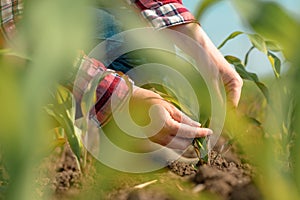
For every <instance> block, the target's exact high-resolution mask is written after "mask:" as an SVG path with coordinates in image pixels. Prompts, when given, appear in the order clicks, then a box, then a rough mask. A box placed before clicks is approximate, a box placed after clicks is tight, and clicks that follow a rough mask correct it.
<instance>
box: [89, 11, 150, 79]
mask: <svg viewBox="0 0 300 200" xmlns="http://www.w3.org/2000/svg"><path fill="white" fill-rule="evenodd" d="M92 10H93V11H92V12H94V14H95V17H94V19H95V21H94V24H95V33H94V34H95V35H94V36H93V37H94V39H96V40H98V42H101V41H103V40H106V41H107V45H106V54H107V60H106V61H103V63H104V65H105V66H107V67H108V68H109V69H113V70H116V71H121V72H123V73H126V72H127V71H129V70H130V69H131V68H133V67H135V66H138V65H140V64H142V63H145V59H144V58H141V57H139V56H136V55H135V53H134V52H133V53H127V54H124V55H121V56H120V57H119V58H117V59H116V60H110V58H109V55H113V54H114V52H116V51H117V50H119V49H120V48H123V47H124V45H126V44H125V42H124V40H123V38H121V37H114V38H113V39H112V38H111V37H112V36H114V35H115V34H117V33H120V32H121V31H122V27H121V25H120V22H118V20H117V19H116V18H115V17H114V16H113V15H111V14H110V13H109V12H107V11H105V10H103V9H96V8H93V9H92ZM95 45H97V44H95Z"/></svg>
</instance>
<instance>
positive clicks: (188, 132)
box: [167, 120, 213, 138]
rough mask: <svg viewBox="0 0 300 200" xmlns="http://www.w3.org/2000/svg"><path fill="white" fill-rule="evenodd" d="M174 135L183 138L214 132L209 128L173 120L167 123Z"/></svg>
mask: <svg viewBox="0 0 300 200" xmlns="http://www.w3.org/2000/svg"><path fill="white" fill-rule="evenodd" d="M167 125H168V126H169V128H170V129H171V130H170V133H171V135H172V136H175V135H176V136H177V137H182V138H199V137H205V136H208V135H211V134H213V131H212V130H211V129H208V128H201V127H193V126H190V125H187V124H183V123H178V122H176V121H174V120H173V122H171V123H167Z"/></svg>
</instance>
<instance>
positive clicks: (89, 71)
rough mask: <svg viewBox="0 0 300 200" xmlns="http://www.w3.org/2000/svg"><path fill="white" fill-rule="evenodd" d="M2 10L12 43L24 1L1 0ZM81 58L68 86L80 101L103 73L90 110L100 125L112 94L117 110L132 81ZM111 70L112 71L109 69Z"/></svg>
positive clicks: (108, 110)
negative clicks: (73, 80) (72, 80)
mask: <svg viewBox="0 0 300 200" xmlns="http://www.w3.org/2000/svg"><path fill="white" fill-rule="evenodd" d="M0 11H1V13H0V20H1V33H2V36H3V37H4V39H5V40H6V42H9V43H13V41H14V38H15V35H16V34H17V22H18V21H19V20H20V19H21V17H22V13H23V2H22V0H0ZM0 42H1V35H0ZM79 60H80V63H79V64H80V69H79V71H78V72H77V74H78V75H79V76H77V79H76V81H75V82H72V83H70V81H69V83H68V88H72V89H73V94H74V96H75V99H76V101H77V102H78V103H79V104H80V103H81V100H82V97H83V95H84V93H85V92H86V91H87V90H88V85H89V84H90V83H91V81H92V80H93V78H95V77H102V76H104V77H102V79H101V80H100V82H99V83H97V84H98V86H97V89H96V91H94V92H95V96H96V98H95V101H94V103H95V106H94V107H93V108H92V109H91V110H90V112H89V114H90V118H92V119H94V120H95V121H96V122H97V123H98V125H99V126H100V125H104V124H106V123H107V122H108V121H109V119H110V117H111V114H112V109H111V108H112V106H111V99H112V96H113V95H114V106H113V108H114V109H115V110H116V109H118V108H120V106H121V105H122V104H123V103H124V102H125V100H126V99H127V98H128V96H129V94H130V91H131V87H132V85H133V83H132V81H131V80H129V79H127V78H125V79H124V78H123V76H121V75H119V74H118V73H116V72H114V71H112V70H111V71H110V70H108V69H107V68H106V67H105V66H104V65H103V64H102V63H101V62H99V61H97V60H95V59H92V58H88V57H87V56H82V57H80V58H79ZM108 71H109V72H110V73H107V72H108ZM127 80H128V81H127ZM70 84H71V85H70Z"/></svg>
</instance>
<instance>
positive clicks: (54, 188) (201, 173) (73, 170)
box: [0, 141, 262, 200]
mask: <svg viewBox="0 0 300 200" xmlns="http://www.w3.org/2000/svg"><path fill="white" fill-rule="evenodd" d="M223 144H224V141H223ZM221 146H222V145H220V144H219V145H217V146H216V147H215V149H214V150H213V151H212V153H211V154H210V156H209V160H210V164H209V165H208V164H204V165H201V166H197V167H196V165H195V163H194V164H191V163H184V162H179V161H173V162H171V163H170V164H169V165H168V167H167V168H166V169H163V170H160V171H158V172H154V173H153V174H151V176H150V177H151V179H155V180H154V181H153V183H152V184H149V186H144V187H141V188H137V187H135V186H137V185H139V184H141V183H145V182H147V181H145V180H146V178H145V175H143V174H141V175H136V176H133V175H131V174H130V175H128V174H125V175H122V173H120V172H118V173H120V175H119V174H118V175H117V179H118V180H115V182H116V184H111V183H108V184H109V187H110V189H109V190H105V189H104V186H103V188H102V187H101V185H99V182H98V180H99V179H103V181H106V180H105V179H104V178H103V176H105V172H104V174H101V172H99V171H97V170H96V169H95V163H93V161H92V160H93V158H92V157H91V156H89V161H88V164H87V166H86V167H85V170H84V172H83V174H82V173H81V171H80V169H79V167H78V166H79V165H78V163H77V160H76V158H75V156H74V154H73V153H72V151H71V150H70V148H69V147H68V146H66V147H65V148H63V149H64V150H62V148H59V149H58V150H56V151H55V152H54V153H53V154H52V155H51V156H49V157H48V158H46V159H45V160H44V161H43V163H42V164H41V166H40V167H39V168H38V171H39V172H37V173H40V174H41V172H42V174H43V175H42V176H40V177H39V179H38V180H37V184H38V187H37V188H39V189H38V190H37V195H38V196H39V197H41V198H43V197H44V195H45V194H46V192H45V191H46V190H47V191H49V190H50V193H52V194H53V195H52V196H53V197H52V199H73V198H75V197H78V196H80V194H81V193H83V192H87V193H98V194H96V195H95V196H96V197H94V198H96V199H99V198H100V199H114V200H148V199H155V200H170V199H183V198H190V196H189V195H193V197H195V199H198V198H199V197H200V195H202V194H203V193H204V194H208V195H212V198H214V199H215V198H217V199H224V200H227V199H230V200H234V199H239V200H240V199H245V200H258V199H262V196H261V194H260V192H259V190H258V189H257V187H256V186H255V184H254V183H253V181H252V177H253V175H254V172H255V170H254V168H253V167H251V166H250V165H249V164H247V163H242V161H241V160H242V159H241V158H240V156H238V155H237V154H236V153H235V151H234V148H232V147H229V148H228V149H226V150H225V151H224V150H223V152H221V153H220V152H219V151H218V149H220V147H221ZM223 147H224V145H223ZM223 149H224V148H223ZM192 154H193V153H191V155H190V156H191V157H192ZM0 172H1V173H2V174H3V170H1V166H0ZM99 174H100V175H99ZM132 177H133V178H132ZM148 177H149V176H148ZM148 180H149V179H148ZM3 181H4V180H0V186H1V185H3V184H4V182H3ZM106 182H107V181H106ZM108 182H109V181H108ZM0 194H1V193H0ZM174 194H175V195H174ZM0 197H1V195H0ZM94 198H90V199H94Z"/></svg>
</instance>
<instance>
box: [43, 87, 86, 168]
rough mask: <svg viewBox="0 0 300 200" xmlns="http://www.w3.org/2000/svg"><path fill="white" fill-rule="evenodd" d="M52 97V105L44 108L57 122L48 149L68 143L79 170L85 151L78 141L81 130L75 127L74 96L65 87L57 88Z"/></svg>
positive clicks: (82, 165)
mask: <svg viewBox="0 0 300 200" xmlns="http://www.w3.org/2000/svg"><path fill="white" fill-rule="evenodd" d="M52 97H53V99H52V104H48V105H47V106H46V107H45V110H46V112H47V113H48V115H50V116H51V117H53V119H54V120H55V121H56V122H57V127H55V128H54V129H53V130H52V131H51V132H52V133H54V136H55V140H54V141H53V143H52V145H51V147H50V148H51V149H54V148H56V147H57V146H63V145H64V144H65V143H66V142H68V143H69V145H70V148H71V149H72V151H73V153H74V154H75V156H76V158H77V164H78V168H79V169H81V168H82V167H84V166H85V164H86V150H85V148H84V147H83V144H82V143H81V140H80V137H81V130H80V129H78V128H77V127H76V126H75V107H76V106H75V99H74V96H73V94H72V93H71V92H70V91H69V90H68V89H66V88H65V87H63V86H58V87H57V91H56V93H55V94H53V95H52ZM81 158H82V159H81ZM80 161H81V162H80Z"/></svg>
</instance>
